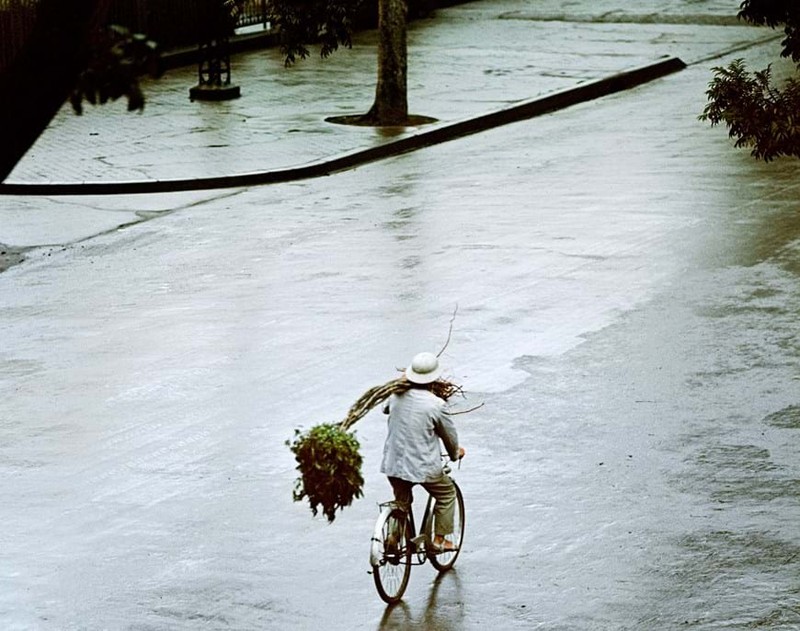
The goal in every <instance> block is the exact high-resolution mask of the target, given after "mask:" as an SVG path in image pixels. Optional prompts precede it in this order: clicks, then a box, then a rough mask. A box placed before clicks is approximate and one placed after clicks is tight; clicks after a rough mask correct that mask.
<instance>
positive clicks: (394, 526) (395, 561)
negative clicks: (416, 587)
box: [372, 509, 412, 605]
mask: <svg viewBox="0 0 800 631" xmlns="http://www.w3.org/2000/svg"><path fill="white" fill-rule="evenodd" d="M380 519H381V520H382V523H380V524H378V525H377V527H376V529H375V534H376V539H377V542H376V543H377V545H378V555H377V563H373V565H372V578H373V579H374V580H375V588H376V589H377V590H378V595H379V596H380V597H381V598H382V599H383V601H384V602H386V603H388V604H390V605H391V604H394V603H396V602H398V601H399V600H400V599H401V598H402V597H403V593H404V592H405V591H406V587H407V586H408V578H409V576H410V575H411V547H412V546H411V525H410V521H409V515H408V513H406V512H405V511H402V510H400V509H394V510H392V511H391V512H390V513H388V514H386V515H382V516H381V518H380Z"/></svg>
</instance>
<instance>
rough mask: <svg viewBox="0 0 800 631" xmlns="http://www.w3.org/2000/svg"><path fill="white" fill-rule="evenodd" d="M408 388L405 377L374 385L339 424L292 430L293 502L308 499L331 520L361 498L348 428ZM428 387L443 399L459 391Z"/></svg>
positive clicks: (442, 384)
mask: <svg viewBox="0 0 800 631" xmlns="http://www.w3.org/2000/svg"><path fill="white" fill-rule="evenodd" d="M410 387H411V384H410V383H409V382H408V381H406V380H405V379H394V380H392V381H389V382H387V383H385V384H382V385H379V386H375V387H373V388H370V389H369V390H367V391H366V392H365V393H364V394H363V395H361V397H360V398H359V399H358V400H357V401H356V402H355V403H354V404H353V405H352V407H351V408H350V410H349V412H348V413H347V416H346V417H345V419H344V420H343V421H342V422H341V423H322V424H320V425H315V426H314V427H312V428H311V429H310V430H308V431H307V432H301V431H300V430H295V433H294V434H295V435H294V440H293V441H287V442H286V444H287V446H288V447H289V449H291V451H292V453H293V454H294V457H295V460H296V461H297V470H298V471H299V472H300V477H298V478H297V480H296V481H295V487H294V492H293V493H292V497H293V499H294V501H295V502H300V501H302V500H304V499H306V500H308V504H309V506H310V508H311V512H312V514H314V515H315V516H316V515H317V514H318V513H319V511H320V508H321V510H322V514H323V515H325V517H327V519H328V522H329V523H332V522H333V521H334V520H335V519H336V511H337V510H341V509H343V508H344V507H345V506H350V504H352V503H353V500H354V499H358V498H359V497H361V496H362V495H363V487H364V478H363V477H362V475H361V463H362V458H361V454H360V453H359V449H360V447H361V445H360V444H359V442H358V440H357V439H356V437H355V434H354V432H352V431H350V428H351V427H352V426H353V425H354V424H355V423H356V421H358V420H359V419H361V418H363V417H364V416H366V414H367V413H368V412H369V411H370V410H372V409H373V408H375V407H376V406H378V405H380V404H381V403H383V402H384V401H385V400H386V399H388V398H389V396H391V395H392V394H394V393H401V392H405V391H407V390H408V389H409V388H410ZM431 390H432V391H433V393H434V394H436V395H437V396H438V397H441V398H442V399H445V400H447V399H448V398H449V397H450V396H452V395H453V394H454V393H456V392H460V391H461V390H460V388H459V387H458V386H455V385H453V384H452V383H450V382H448V381H444V380H440V381H437V382H435V383H434V384H432V385H431Z"/></svg>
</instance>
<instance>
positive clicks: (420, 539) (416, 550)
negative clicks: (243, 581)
mask: <svg viewBox="0 0 800 631" xmlns="http://www.w3.org/2000/svg"><path fill="white" fill-rule="evenodd" d="M432 504H433V498H432V497H431V496H428V502H427V504H426V505H425V514H424V518H423V521H422V533H423V534H422V535H419V536H417V525H416V523H415V521H414V510H413V508H412V507H411V506H409V507H408V508H406V507H404V506H402V505H401V504H400V503H399V502H396V501H391V502H384V503H382V504H379V506H380V509H381V512H380V513H379V514H378V519H376V520H375V529H374V531H373V532H372V539H371V541H370V549H369V564H370V565H372V566H375V565H378V564H379V563H380V562H381V560H382V559H383V550H382V549H381V535H382V534H383V533H382V526H383V524H384V522H385V521H386V520H387V519H388V518H389V515H391V514H392V512H393V511H395V510H400V511H403V512H404V513H406V515H407V516H408V524H409V527H410V528H411V532H410V533H409V534H410V537H408V540H409V543H410V544H411V546H412V550H411V554H412V555H413V554H416V555H417V562H416V563H415V562H414V561H411V565H423V564H424V563H425V559H426V556H425V548H424V544H425V543H427V541H428V534H427V533H426V532H425V530H426V526H427V521H428V520H429V515H430V514H431V506H432ZM420 544H423V546H420Z"/></svg>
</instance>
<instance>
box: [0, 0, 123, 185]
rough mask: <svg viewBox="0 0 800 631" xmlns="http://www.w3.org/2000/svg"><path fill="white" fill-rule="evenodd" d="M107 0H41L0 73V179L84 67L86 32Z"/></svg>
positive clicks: (98, 20)
mask: <svg viewBox="0 0 800 631" xmlns="http://www.w3.org/2000/svg"><path fill="white" fill-rule="evenodd" d="M107 6H108V0H72V1H71V2H65V1H64V0H41V1H40V2H39V6H38V9H37V19H36V26H35V27H34V29H33V32H32V33H31V35H30V36H29V37H28V40H27V42H26V44H25V46H24V48H23V49H22V51H20V53H19V55H18V56H17V58H16V59H15V60H14V61H13V62H12V64H11V65H10V66H9V67H8V68H7V69H6V70H5V72H3V73H2V74H0V125H2V126H3V142H2V145H0V146H1V147H2V148H1V149H0V181H3V180H4V179H5V178H6V176H7V175H8V174H9V173H11V171H12V169H13V168H14V166H16V164H17V162H19V160H20V159H21V158H22V156H23V155H25V152H26V151H27V150H28V149H29V148H30V147H31V145H33V143H34V142H36V139H37V138H38V137H39V134H41V133H42V131H44V129H45V127H47V125H48V124H49V123H50V121H51V120H52V118H53V116H55V115H56V113H57V112H58V110H59V109H60V108H61V106H62V105H63V104H64V102H65V101H66V100H67V97H68V96H69V94H70V92H71V91H72V89H73V88H74V86H75V81H76V79H77V77H78V75H79V74H80V72H81V71H82V70H83V69H84V68H85V67H86V59H87V50H88V45H89V35H90V33H91V32H92V29H93V28H95V27H96V26H98V25H99V24H102V16H103V13H104V9H105V8H106V7H107Z"/></svg>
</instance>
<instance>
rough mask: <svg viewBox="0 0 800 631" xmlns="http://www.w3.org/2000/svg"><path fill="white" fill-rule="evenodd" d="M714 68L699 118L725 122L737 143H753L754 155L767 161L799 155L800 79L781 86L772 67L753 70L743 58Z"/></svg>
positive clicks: (737, 144)
mask: <svg viewBox="0 0 800 631" xmlns="http://www.w3.org/2000/svg"><path fill="white" fill-rule="evenodd" d="M713 71H714V73H715V76H714V78H713V79H712V80H711V82H710V83H709V86H708V90H707V91H706V96H707V97H708V101H709V102H708V104H707V105H706V107H705V108H704V110H703V113H702V114H701V115H700V117H699V118H700V120H703V121H709V122H710V123H711V125H712V126H713V125H718V124H720V123H723V122H724V123H725V124H726V125H727V126H728V133H729V135H730V137H731V138H736V142H735V145H736V146H737V147H752V151H751V152H750V153H751V155H752V156H754V157H756V158H761V159H763V160H764V161H766V162H769V161H771V160H773V159H775V158H777V157H779V156H782V155H785V156H795V157H800V81H798V80H797V79H789V80H788V81H787V82H786V84H785V85H784V86H783V87H782V89H779V88H778V87H776V86H775V85H773V83H772V74H771V68H770V67H767V68H766V69H764V70H761V71H756V72H754V73H752V74H751V73H749V72H748V71H747V68H746V66H745V63H744V61H743V60H742V59H737V60H735V61H733V62H731V64H730V65H729V66H727V67H716V68H713Z"/></svg>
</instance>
